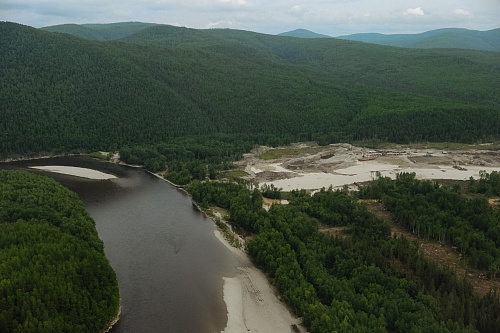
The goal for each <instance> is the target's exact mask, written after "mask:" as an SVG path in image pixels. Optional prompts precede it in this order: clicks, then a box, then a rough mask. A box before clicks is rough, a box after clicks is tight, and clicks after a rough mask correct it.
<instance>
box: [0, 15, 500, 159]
mask: <svg viewBox="0 0 500 333" xmlns="http://www.w3.org/2000/svg"><path fill="white" fill-rule="evenodd" d="M0 36H1V37H0V87H1V89H0V105H1V106H0V112H1V116H0V154H1V155H2V156H1V157H0V158H2V157H5V156H7V155H10V154H15V153H21V154H26V153H31V152H43V151H49V152H54V151H71V150H75V149H84V150H96V149H115V148H118V147H121V146H123V145H126V144H131V143H139V144H145V143H154V142H161V141H168V140H170V139H173V138H176V137H182V136H192V135H215V134H218V135H220V134H225V135H226V134H227V135H235V136H237V137H238V138H239V139H245V140H248V141H252V142H256V143H267V144H280V143H286V142H290V141H299V140H316V141H319V142H320V143H330V142H338V141H352V140H358V139H378V140H387V141H396V142H408V141H420V140H447V141H472V140H490V139H495V138H498V137H499V135H500V133H499V132H500V131H499V129H500V111H499V108H500V60H499V57H498V53H495V52H479V51H467V50H421V49H419V50H412V49H400V48H393V47H386V46H378V45H370V44H364V43H359V42H350V41H344V40H337V39H333V38H331V39H301V38H293V37H281V36H271V35H264V34H258V33H252V32H246V31H237V30H229V29H222V30H219V29H216V30H215V29H214V30H195V29H187V28H178V27H172V26H166V25H154V26H151V27H149V28H145V29H142V30H140V31H137V32H136V33H133V34H130V35H128V36H127V37H125V38H122V39H119V40H115V41H92V40H87V39H82V38H78V37H75V36H72V35H69V34H61V33H52V32H47V31H42V30H39V29H34V28H31V27H27V26H22V25H19V24H14V23H7V22H2V23H0Z"/></svg>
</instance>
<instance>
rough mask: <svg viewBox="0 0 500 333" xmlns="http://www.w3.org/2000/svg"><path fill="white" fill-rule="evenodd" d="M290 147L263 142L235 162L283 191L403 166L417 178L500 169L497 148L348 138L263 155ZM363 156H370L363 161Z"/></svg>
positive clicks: (338, 183)
mask: <svg viewBox="0 0 500 333" xmlns="http://www.w3.org/2000/svg"><path fill="white" fill-rule="evenodd" d="M289 148H290V147H281V148H269V147H259V148H256V149H254V150H253V151H252V152H251V153H249V154H245V155H244V159H243V160H242V161H239V162H237V163H236V164H237V165H239V166H240V168H241V169H242V170H244V171H245V172H246V173H248V176H247V177H246V178H247V179H249V180H251V181H252V182H253V183H254V185H255V186H259V187H260V186H262V185H264V184H267V185H274V186H275V187H277V188H282V189H283V190H284V191H291V190H295V189H298V190H299V189H305V190H309V191H314V190H318V189H321V188H323V187H325V188H328V187H330V186H332V187H333V188H341V187H343V186H345V185H347V186H349V188H350V189H352V190H355V189H357V186H356V184H358V183H363V182H367V181H370V180H372V179H373V178H374V177H375V175H376V173H377V172H380V174H381V175H382V176H388V177H391V178H395V177H396V175H397V174H398V173H400V172H414V173H415V174H416V177H417V178H419V179H452V180H468V179H469V178H470V177H473V178H475V179H478V178H479V172H480V171H482V170H484V171H486V172H488V173H491V172H492V171H500V154H499V153H498V152H497V151H494V150H481V149H469V150H455V151H436V152H433V151H431V150H428V149H414V148H411V149H410V148H409V147H399V148H394V149H378V150H370V151H367V150H366V149H364V148H361V147H355V146H352V145H349V144H333V145H330V146H328V147H318V146H315V145H311V144H309V145H307V144H301V145H297V144H295V145H293V146H292V148H295V149H296V150H299V149H303V151H302V152H301V153H299V154H295V155H284V156H282V157H277V158H274V159H270V160H263V159H261V158H260V154H261V153H262V152H263V151H269V150H276V151H278V152H279V150H280V149H285V150H286V149H289ZM362 157H369V158H370V159H371V160H368V161H360V159H361V158H362Z"/></svg>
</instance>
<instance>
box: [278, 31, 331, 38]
mask: <svg viewBox="0 0 500 333" xmlns="http://www.w3.org/2000/svg"><path fill="white" fill-rule="evenodd" d="M278 36H289V37H299V38H333V37H332V36H328V35H323V34H318V33H316V32H313V31H310V30H306V29H295V30H292V31H287V32H282V33H280V34H278Z"/></svg>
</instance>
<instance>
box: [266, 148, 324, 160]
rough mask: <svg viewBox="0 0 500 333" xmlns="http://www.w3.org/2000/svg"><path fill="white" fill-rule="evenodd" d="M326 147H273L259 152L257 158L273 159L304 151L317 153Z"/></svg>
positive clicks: (299, 153) (303, 152)
mask: <svg viewBox="0 0 500 333" xmlns="http://www.w3.org/2000/svg"><path fill="white" fill-rule="evenodd" d="M325 149H328V147H304V148H294V147H285V148H274V149H271V150H268V151H266V152H265V153H262V154H260V156H259V158H260V159H262V160H265V161H267V160H273V159H276V158H280V157H283V156H296V155H301V154H305V153H309V154H317V153H319V152H320V151H322V150H325Z"/></svg>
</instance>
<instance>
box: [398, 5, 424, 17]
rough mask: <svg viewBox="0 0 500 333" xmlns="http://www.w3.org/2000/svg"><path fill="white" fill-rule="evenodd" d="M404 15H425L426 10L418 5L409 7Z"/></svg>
mask: <svg viewBox="0 0 500 333" xmlns="http://www.w3.org/2000/svg"><path fill="white" fill-rule="evenodd" d="M403 14H404V15H420V16H422V15H425V13H424V11H423V10H422V8H420V7H417V8H408V9H407V10H406V11H405V12H404V13H403Z"/></svg>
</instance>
